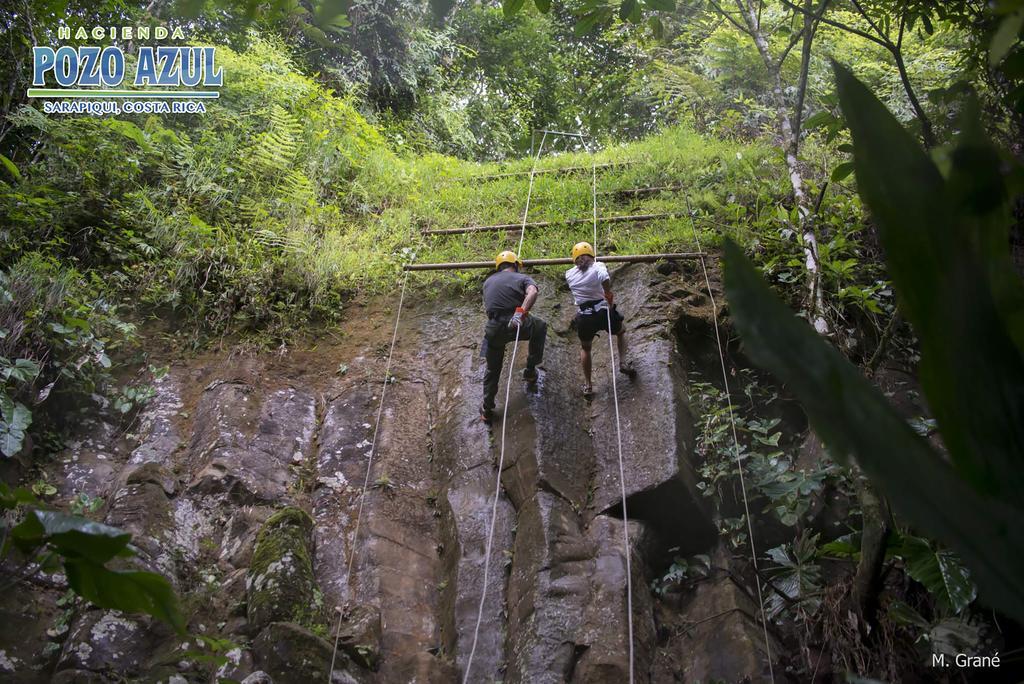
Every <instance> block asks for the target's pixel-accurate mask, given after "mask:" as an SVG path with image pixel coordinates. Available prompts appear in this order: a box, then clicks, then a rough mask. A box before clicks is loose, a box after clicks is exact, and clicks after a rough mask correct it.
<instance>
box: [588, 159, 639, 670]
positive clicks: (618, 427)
mask: <svg viewBox="0 0 1024 684" xmlns="http://www.w3.org/2000/svg"><path fill="white" fill-rule="evenodd" d="M592 163H593V160H592ZM591 190H592V195H593V200H594V202H593V203H594V243H593V244H594V258H595V259H597V167H596V166H592V167H591ZM605 311H606V313H607V315H608V352H609V353H610V354H611V356H610V357H609V365H608V374H609V375H610V376H611V378H612V397H613V398H614V399H615V442H616V446H617V447H618V452H619V487H620V488H621V493H622V547H623V548H622V552H623V555H624V556H625V557H626V625H627V634H628V638H629V684H633V567H632V563H631V561H630V550H629V549H630V547H629V513H628V512H627V510H626V469H625V466H624V465H623V460H622V423H621V421H620V419H619V387H618V383H617V381H616V376H615V369H616V367H617V366H618V364H617V363H616V361H615V344H614V343H613V342H612V337H613V335H612V308H611V307H610V306H609V307H607V308H606V309H605Z"/></svg>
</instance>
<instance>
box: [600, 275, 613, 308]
mask: <svg viewBox="0 0 1024 684" xmlns="http://www.w3.org/2000/svg"><path fill="white" fill-rule="evenodd" d="M601 287H603V288H604V300H605V301H606V302H608V306H611V305H612V304H614V303H615V296H614V295H613V294H612V279H611V278H605V279H604V281H603V282H602V283H601Z"/></svg>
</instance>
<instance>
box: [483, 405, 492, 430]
mask: <svg viewBox="0 0 1024 684" xmlns="http://www.w3.org/2000/svg"><path fill="white" fill-rule="evenodd" d="M480 420H481V421H482V422H483V423H484V424H485V425H490V424H491V421H492V420H494V412H493V411H492V410H491V409H489V408H487V407H486V406H484V405H482V404H481V405H480Z"/></svg>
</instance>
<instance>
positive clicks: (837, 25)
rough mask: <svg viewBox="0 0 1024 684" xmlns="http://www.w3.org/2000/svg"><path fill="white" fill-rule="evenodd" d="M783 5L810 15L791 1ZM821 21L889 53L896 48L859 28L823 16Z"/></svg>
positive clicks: (787, 0)
mask: <svg viewBox="0 0 1024 684" xmlns="http://www.w3.org/2000/svg"><path fill="white" fill-rule="evenodd" d="M782 4H783V5H785V6H786V7H788V8H790V9H791V10H795V11H797V12H799V13H800V14H804V15H806V14H808V12H807V11H806V10H805V9H804V8H803V7H798V6H796V5H794V4H793V3H792V2H790V1H789V0H782ZM819 21H820V22H821V23H823V24H827V25H828V26H832V27H834V28H837V29H840V30H842V31H846V32H847V33H852V34H853V35H855V36H860V37H861V38H863V39H864V40H870V41H871V42H872V43H875V44H877V45H881V46H882V47H884V48H885V49H886V50H888V51H889V52H892V50H893V48H894V47H896V46H895V45H893V44H892V43H887V42H886V41H884V40H882V39H881V38H879V37H878V36H873V35H871V34H870V33H868V32H867V31H862V30H861V29H859V28H854V27H853V26H850V25H848V24H843V23H841V22H838V21H836V20H834V19H829V18H827V17H824V16H823V17H821V18H820V19H819Z"/></svg>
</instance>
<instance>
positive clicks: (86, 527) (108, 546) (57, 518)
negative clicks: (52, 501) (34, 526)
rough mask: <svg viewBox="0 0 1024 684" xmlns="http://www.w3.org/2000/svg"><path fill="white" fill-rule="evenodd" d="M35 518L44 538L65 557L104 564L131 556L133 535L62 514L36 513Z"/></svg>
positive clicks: (34, 513)
mask: <svg viewBox="0 0 1024 684" xmlns="http://www.w3.org/2000/svg"><path fill="white" fill-rule="evenodd" d="M32 515H34V516H35V517H36V519H38V520H39V523H40V525H41V527H42V530H43V535H44V536H45V537H46V539H47V540H48V541H49V542H50V543H51V544H53V546H54V548H55V549H56V550H57V551H58V552H59V553H60V554H61V555H62V556H65V557H68V558H87V559H89V560H90V561H92V562H93V563H100V564H103V563H106V562H107V561H108V560H110V559H111V558H114V557H115V556H129V555H131V551H129V549H128V542H130V541H131V539H132V535H131V534H129V533H128V532H125V531H123V530H119V529H118V528H116V527H111V526H110V525H104V524H102V523H98V522H93V521H91V520H88V519H87V518H82V517H80V516H77V515H68V514H66V513H61V512H59V511H40V510H35V511H32Z"/></svg>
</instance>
